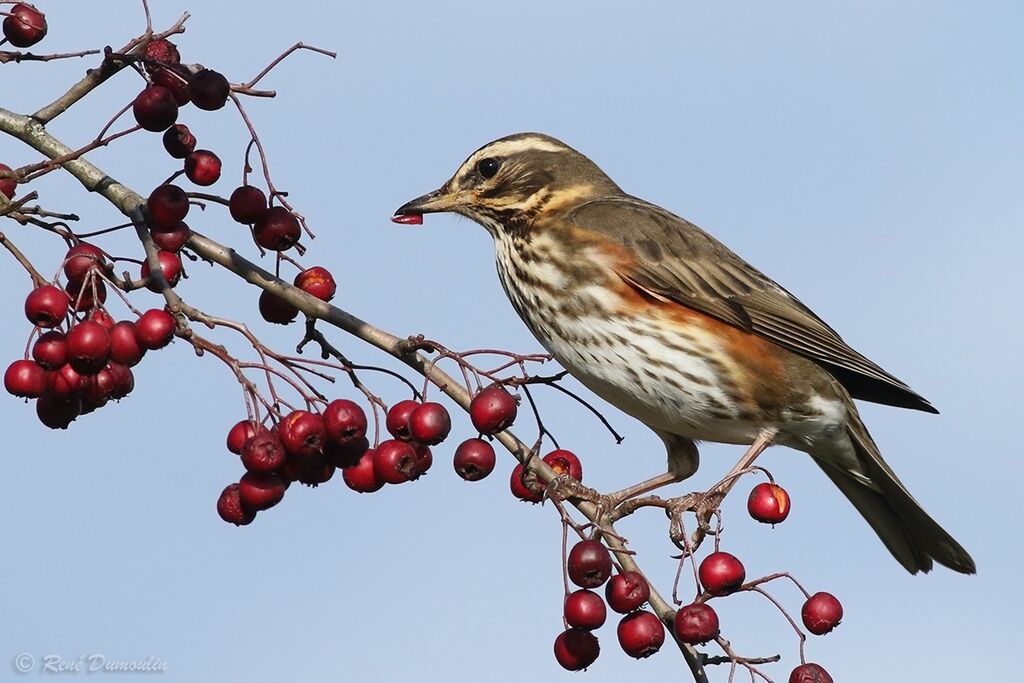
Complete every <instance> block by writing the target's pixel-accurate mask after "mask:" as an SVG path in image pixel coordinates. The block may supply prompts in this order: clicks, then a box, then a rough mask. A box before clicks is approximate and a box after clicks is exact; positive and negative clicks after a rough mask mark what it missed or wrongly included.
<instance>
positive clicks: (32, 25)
mask: <svg viewBox="0 0 1024 683" xmlns="http://www.w3.org/2000/svg"><path fill="white" fill-rule="evenodd" d="M3 27H4V28H3V30H4V37H5V38H7V40H8V41H9V42H10V43H11V45H13V46H14V47H32V46H33V45H35V44H36V43H38V42H39V41H40V40H42V39H43V38H44V37H45V36H46V28H47V26H46V15H44V14H43V13H42V12H40V11H39V10H37V9H36V8H35V7H32V6H31V5H26V4H24V3H20V2H19V3H16V4H15V5H14V6H13V7H11V10H10V15H9V16H7V17H6V18H4V25H3Z"/></svg>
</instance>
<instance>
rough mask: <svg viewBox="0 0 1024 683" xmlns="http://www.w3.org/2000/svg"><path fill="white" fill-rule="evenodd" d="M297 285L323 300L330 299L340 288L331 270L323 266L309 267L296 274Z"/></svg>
mask: <svg viewBox="0 0 1024 683" xmlns="http://www.w3.org/2000/svg"><path fill="white" fill-rule="evenodd" d="M294 284H295V286H296V287H298V288H299V289H301V290H302V291H303V292H305V293H306V294H309V295H312V296H315V297H316V298H317V299H320V300H321V301H330V300H331V299H333V298H334V293H335V292H336V291H337V290H338V285H337V284H336V283H335V282H334V276H333V275H331V272H330V271H329V270H327V269H326V268H324V267H322V266H313V267H312V268H307V269H306V270H304V271H302V272H301V273H299V274H298V275H296V276H295V282H294Z"/></svg>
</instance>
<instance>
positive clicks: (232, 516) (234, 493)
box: [217, 484, 256, 526]
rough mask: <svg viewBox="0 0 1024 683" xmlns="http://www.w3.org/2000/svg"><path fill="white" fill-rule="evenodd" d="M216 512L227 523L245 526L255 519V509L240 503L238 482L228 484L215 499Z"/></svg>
mask: <svg viewBox="0 0 1024 683" xmlns="http://www.w3.org/2000/svg"><path fill="white" fill-rule="evenodd" d="M217 514H218V515H220V518H221V519H223V520H224V521H225V522H228V523H229V524H234V525H235V526H245V525H246V524H249V523H250V522H252V520H254V519H256V511H255V510H250V509H248V508H247V507H245V505H243V504H242V499H241V495H240V493H239V486H238V484H229V485H228V486H227V488H225V489H224V490H223V491H221V494H220V498H218V499H217Z"/></svg>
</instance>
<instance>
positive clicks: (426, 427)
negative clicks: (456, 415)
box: [409, 401, 452, 446]
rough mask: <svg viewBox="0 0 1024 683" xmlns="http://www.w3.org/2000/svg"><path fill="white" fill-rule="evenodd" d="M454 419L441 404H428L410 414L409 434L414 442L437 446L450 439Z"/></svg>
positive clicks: (418, 407)
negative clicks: (449, 433) (449, 434)
mask: <svg viewBox="0 0 1024 683" xmlns="http://www.w3.org/2000/svg"><path fill="white" fill-rule="evenodd" d="M451 429H452V419H451V416H449V415H448V411H447V410H446V409H445V407H444V406H443V405H441V404H440V403H432V402H429V401H428V402H427V403H423V404H421V405H419V406H417V407H416V409H415V410H413V411H412V412H411V413H409V434H410V435H411V436H412V439H413V440H414V441H417V442H419V443H422V444H426V445H428V446H436V445H437V444H439V443H441V442H442V441H444V440H445V439H446V438H447V437H448V432H450V431H451Z"/></svg>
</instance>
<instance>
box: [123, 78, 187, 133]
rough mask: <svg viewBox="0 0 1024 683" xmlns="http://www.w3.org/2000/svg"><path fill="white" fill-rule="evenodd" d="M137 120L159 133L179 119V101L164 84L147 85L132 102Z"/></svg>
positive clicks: (141, 124) (144, 126)
mask: <svg viewBox="0 0 1024 683" xmlns="http://www.w3.org/2000/svg"><path fill="white" fill-rule="evenodd" d="M132 113H133V114H135V121H136V122H138V124H139V125H140V126H142V127H143V128H144V129H146V130H148V131H152V132H154V133H159V132H160V131H162V130H166V129H167V128H170V127H171V126H172V125H174V122H175V121H176V120H177V119H178V103H177V102H176V101H175V99H174V95H173V94H172V93H171V91H170V90H168V89H167V88H165V87H163V86H162V85H150V86H147V87H146V88H145V89H144V90H143V91H142V92H140V93H139V94H138V95H137V96H136V97H135V102H134V103H132Z"/></svg>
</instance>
